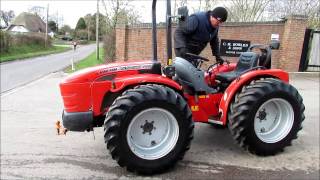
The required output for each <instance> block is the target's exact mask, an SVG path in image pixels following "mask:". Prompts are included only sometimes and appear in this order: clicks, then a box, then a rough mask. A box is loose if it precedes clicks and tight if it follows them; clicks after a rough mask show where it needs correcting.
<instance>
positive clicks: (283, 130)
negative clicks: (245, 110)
mask: <svg viewBox="0 0 320 180" xmlns="http://www.w3.org/2000/svg"><path fill="white" fill-rule="evenodd" d="M293 122H294V111H293V108H292V106H291V104H290V103H289V102H288V101H286V100H284V99H282V98H273V99H270V100H268V101H266V102H264V103H263V104H262V105H261V106H260V107H259V109H258V111H257V112H256V115H255V119H254V130H255V133H256V135H257V136H258V138H259V139H260V140H261V141H263V142H265V143H277V142H279V141H281V140H282V139H284V138H285V137H286V136H287V135H288V134H289V132H290V131H291V129H292V126H293Z"/></svg>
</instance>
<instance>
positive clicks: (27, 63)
mask: <svg viewBox="0 0 320 180" xmlns="http://www.w3.org/2000/svg"><path fill="white" fill-rule="evenodd" d="M95 48H96V46H95V44H91V45H85V46H80V47H79V48H77V50H76V51H75V52H74V51H73V50H70V51H67V52H63V53H59V54H51V55H47V56H41V57H35V58H30V59H25V60H21V61H14V62H7V63H2V64H0V68H1V93H3V92H6V91H8V90H11V89H14V88H16V87H19V86H21V85H24V84H27V83H30V82H32V81H34V80H36V79H38V78H40V77H42V76H44V75H47V74H49V73H52V72H55V71H59V70H61V69H63V68H65V67H67V66H68V65H70V63H71V59H72V57H74V61H75V62H76V61H79V60H81V59H83V58H85V57H87V56H88V55H89V54H91V53H92V52H94V51H95Z"/></svg>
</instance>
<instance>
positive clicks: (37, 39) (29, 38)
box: [12, 33, 51, 46]
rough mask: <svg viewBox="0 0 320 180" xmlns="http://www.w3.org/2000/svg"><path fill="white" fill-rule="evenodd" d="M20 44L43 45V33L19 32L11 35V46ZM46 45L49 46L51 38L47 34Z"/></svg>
mask: <svg viewBox="0 0 320 180" xmlns="http://www.w3.org/2000/svg"><path fill="white" fill-rule="evenodd" d="M20 45H38V46H44V45H45V37H44V34H43V33H19V34H13V35H12V46H20ZM48 46H51V38H50V36H48Z"/></svg>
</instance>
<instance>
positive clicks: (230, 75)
mask: <svg viewBox="0 0 320 180" xmlns="http://www.w3.org/2000/svg"><path fill="white" fill-rule="evenodd" d="M258 59H259V55H258V54H257V53H254V52H244V53H242V54H241V55H240V57H239V61H238V63H237V66H236V68H235V70H234V71H230V72H224V73H219V74H217V75H216V79H217V80H219V81H220V82H223V83H231V82H232V81H233V80H235V79H236V78H237V77H238V76H240V75H241V73H243V72H244V71H246V70H249V69H251V68H253V67H256V66H257V65H258Z"/></svg>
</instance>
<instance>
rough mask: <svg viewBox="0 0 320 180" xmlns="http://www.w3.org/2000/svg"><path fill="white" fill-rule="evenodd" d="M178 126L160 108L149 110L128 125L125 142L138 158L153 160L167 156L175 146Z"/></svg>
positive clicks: (166, 112) (167, 112)
mask: <svg viewBox="0 0 320 180" xmlns="http://www.w3.org/2000/svg"><path fill="white" fill-rule="evenodd" d="M178 137H179V125H178V122H177V120H176V118H175V117H174V115H173V114H172V113H171V112H169V111H167V110H165V109H162V108H149V109H145V110H143V111H141V112H140V113H138V114H137V115H135V116H134V117H133V119H132V121H131V122H130V124H129V127H128V131H127V142H128V145H129V148H130V150H131V151H132V152H133V153H134V154H135V155H137V156H138V157H140V158H143V159H147V160H153V159H158V158H161V157H163V156H165V155H167V154H168V153H169V152H170V151H171V150H172V149H173V148H174V147H175V145H176V143H177V141H178Z"/></svg>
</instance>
